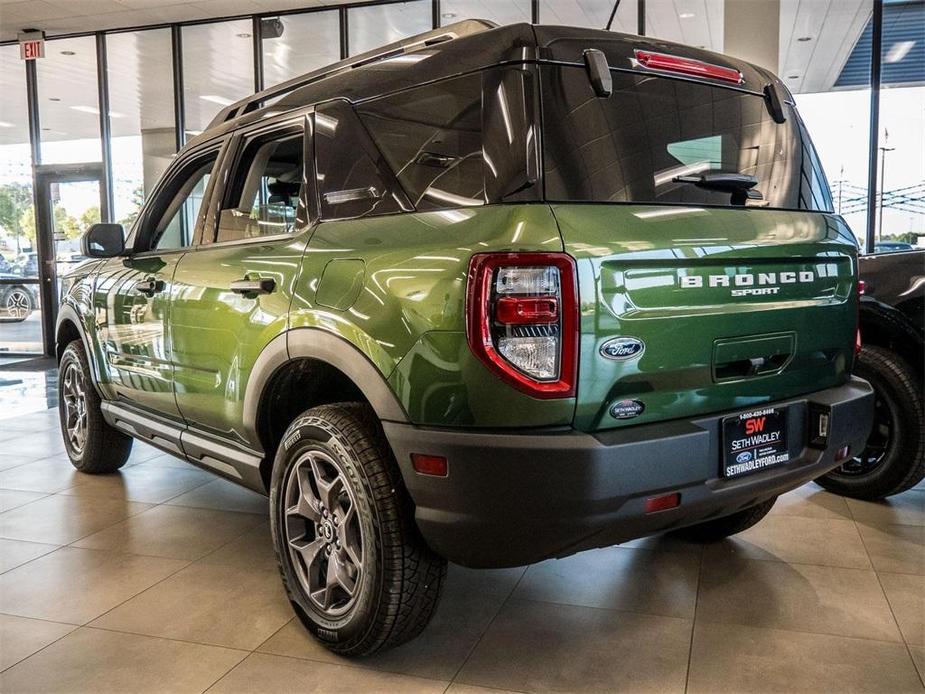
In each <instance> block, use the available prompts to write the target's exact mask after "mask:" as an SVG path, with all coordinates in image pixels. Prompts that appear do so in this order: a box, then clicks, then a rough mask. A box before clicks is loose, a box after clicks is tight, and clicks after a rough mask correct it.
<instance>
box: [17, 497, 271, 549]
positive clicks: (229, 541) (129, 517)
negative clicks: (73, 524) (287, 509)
mask: <svg viewBox="0 0 925 694" xmlns="http://www.w3.org/2000/svg"><path fill="white" fill-rule="evenodd" d="M132 503H143V502H137V501H136V502H132ZM165 505H166V504H153V505H152V506H151V508H146V509H145V510H143V511H141V512H139V513H136V514H133V515H131V516H127V517H125V518H123V519H122V520H120V521H116V522H115V523H113V524H112V525H107V526H106V527H105V528H101V529H100V530H97V531H95V532H92V533H90V534H89V535H84V536H83V537H80V538H77V539H76V540H74V542H69V543H68V544H66V545H61V547H71V548H73V549H89V550H95V551H98V552H115V553H116V554H126V555H129V556H133V557H148V558H149V559H172V560H175V561H188V562H190V563H195V562H198V561H201V560H203V559H205V558H206V557H210V556H212V555H213V554H215V553H216V552H218V551H219V550H221V549H223V548H224V547H225V546H226V545H229V544H231V543H232V542H235V541H236V540H240V539H241V538H242V537H244V536H245V535H247V533H249V532H252V531H253V530H255V529H256V528H257V527H258V526H259V525H260V524H261V523H264V522H265V521H264V520H263V519H261V520H259V521H257V523H255V524H254V525H253V526H251V527H249V528H248V529H247V530H244V531H243V532H242V533H241V534H240V535H235V536H234V537H232V538H231V539H230V540H228V541H227V542H223V543H222V544H220V545H218V546H217V547H215V548H213V549H210V550H208V551H207V552H206V553H205V554H203V555H202V556H199V557H195V558H193V559H189V558H187V557H168V556H165V555H163V554H143V553H140V552H128V551H125V550H122V549H115V548H110V547H76V546H75V543H77V542H81V541H82V540H86V539H87V538H88V537H92V536H93V535H96V534H98V533H102V532H106V531H107V530H112V529H113V528H115V527H116V526H117V525H122V524H123V523H125V522H127V521H128V520H130V519H132V518H137V517H138V516H141V515H143V514H145V513H150V512H151V511H154V510H155V509H158V508H160V507H161V506H165ZM169 508H181V509H191V510H194V511H215V512H216V513H234V512H233V511H219V510H216V509H204V508H198V507H195V506H170V507H169ZM241 515H251V516H257V515H258V514H256V513H251V514H241ZM0 539H6V538H0ZM59 549H60V547H59ZM43 556H44V555H43ZM39 558H40V557H36V559H39Z"/></svg>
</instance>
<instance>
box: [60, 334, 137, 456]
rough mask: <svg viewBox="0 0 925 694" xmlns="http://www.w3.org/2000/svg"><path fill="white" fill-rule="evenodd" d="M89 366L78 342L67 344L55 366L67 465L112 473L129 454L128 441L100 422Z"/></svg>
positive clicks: (129, 438) (98, 400)
mask: <svg viewBox="0 0 925 694" xmlns="http://www.w3.org/2000/svg"><path fill="white" fill-rule="evenodd" d="M91 379H92V375H91V373H90V365H89V362H88V361H87V354H86V352H84V348H83V344H82V343H81V342H80V340H74V342H72V343H71V344H69V345H68V346H67V347H66V348H65V350H64V354H62V355H61V361H60V363H59V364H58V415H59V417H60V420H61V434H62V435H63V436H64V449H65V450H66V451H67V455H68V458H70V459H71V464H72V465H73V466H74V467H75V468H77V469H78V470H80V471H81V472H86V473H89V474H99V473H106V472H115V471H116V470H118V469H119V468H120V467H122V466H123V465H124V464H125V461H126V460H128V456H129V454H130V453H131V452H132V438H131V437H130V436H126V435H125V434H123V433H122V432H121V431H118V430H117V429H113V428H112V427H111V426H109V425H108V424H107V423H106V420H104V419H103V412H102V410H101V409H100V402H101V401H100V396H99V395H97V393H96V390H94V388H93V381H92V380H91Z"/></svg>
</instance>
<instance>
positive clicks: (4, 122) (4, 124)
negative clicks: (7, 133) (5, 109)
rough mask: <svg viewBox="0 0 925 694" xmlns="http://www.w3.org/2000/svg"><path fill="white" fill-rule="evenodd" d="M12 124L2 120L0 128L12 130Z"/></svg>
mask: <svg viewBox="0 0 925 694" xmlns="http://www.w3.org/2000/svg"><path fill="white" fill-rule="evenodd" d="M12 127H13V124H12V123H7V122H6V121H5V120H0V128H12Z"/></svg>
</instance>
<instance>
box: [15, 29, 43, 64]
mask: <svg viewBox="0 0 925 694" xmlns="http://www.w3.org/2000/svg"><path fill="white" fill-rule="evenodd" d="M19 57H20V58H21V59H22V60H36V59H37V58H44V57H45V32H43V31H30V32H27V33H25V34H20V35H19Z"/></svg>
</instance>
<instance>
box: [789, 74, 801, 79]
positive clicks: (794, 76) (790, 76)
mask: <svg viewBox="0 0 925 694" xmlns="http://www.w3.org/2000/svg"><path fill="white" fill-rule="evenodd" d="M787 79H788V80H798V79H800V76H799V75H787Z"/></svg>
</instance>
